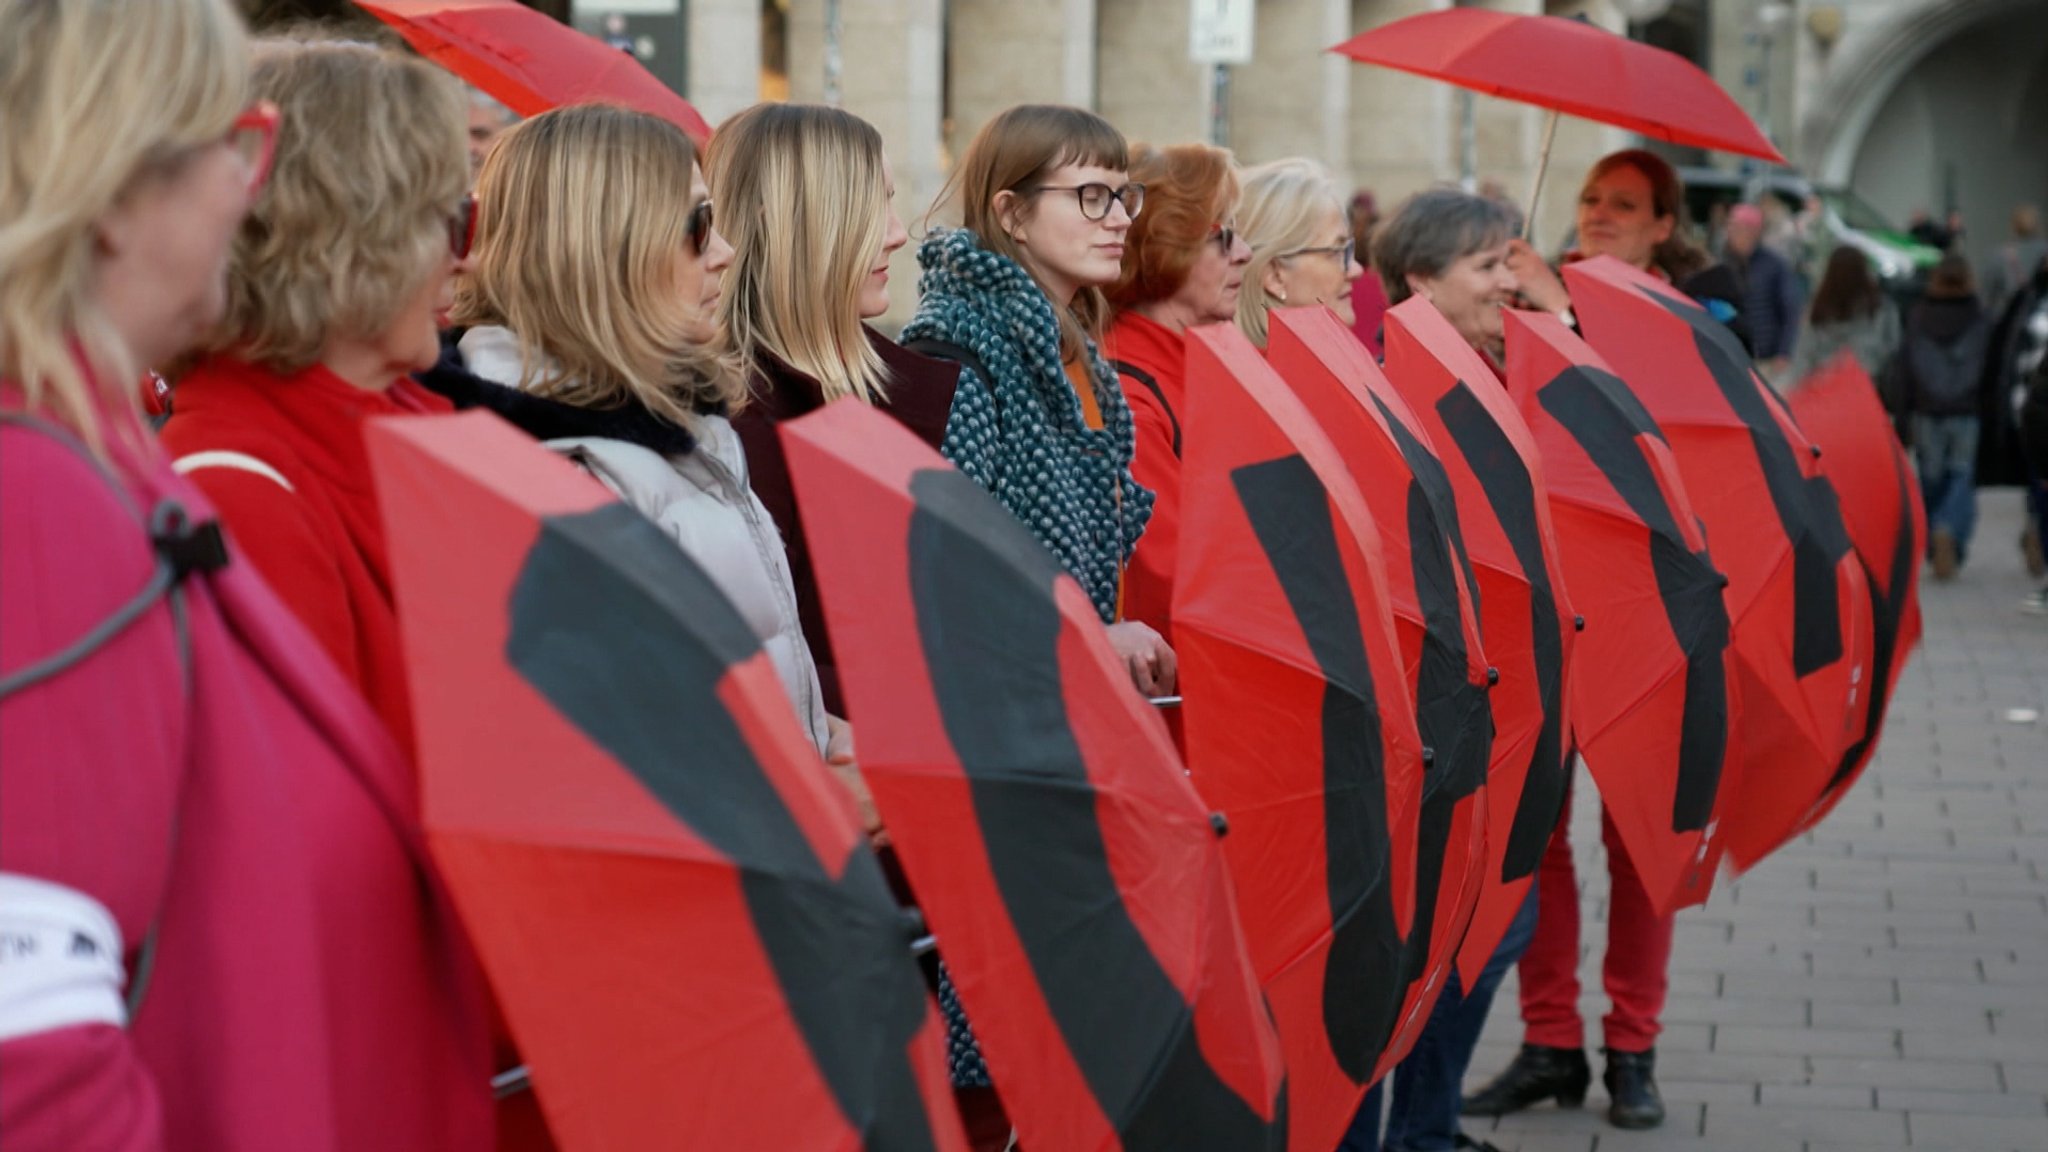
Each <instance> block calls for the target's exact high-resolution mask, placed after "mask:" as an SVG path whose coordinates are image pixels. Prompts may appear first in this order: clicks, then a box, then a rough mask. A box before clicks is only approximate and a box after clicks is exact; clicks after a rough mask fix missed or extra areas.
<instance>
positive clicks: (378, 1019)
mask: <svg viewBox="0 0 2048 1152" xmlns="http://www.w3.org/2000/svg"><path fill="white" fill-rule="evenodd" d="M247 54H248V43H247V38H246V33H245V32H244V31H243V28H242V26H241V22H240V19H239V18H238V17H237V15H236V14H235V10H234V7H233V5H231V4H229V3H228V2H227V0H151V2H150V3H147V4H137V3H134V2H133V0H4V2H0V107H4V108H5V109H6V110H7V112H6V129H5V131H4V132H0V584H4V586H5V587H6V589H7V595H6V597H5V600H4V601H0V745H4V747H5V749H6V754H5V756H4V757H0V934H4V935H5V936H6V938H7V939H8V941H9V942H10V944H9V948H8V951H7V955H6V957H5V959H6V966H5V967H6V971H5V974H4V976H0V987H4V990H5V994H4V995H0V1132H4V1133H5V1134H6V1135H5V1144H6V1147H7V1149H8V1152H44V1150H50V1152H55V1150H60V1149H61V1150H63V1152H113V1150H123V1152H125V1150H128V1149H140V1148H170V1149H197V1148H223V1149H227V1148H234V1149H256V1148H279V1149H283V1148H289V1149H294V1150H299V1152H339V1150H341V1149H353V1148H380V1149H408V1150H426V1149H448V1150H451V1152H482V1150H483V1149H486V1148H489V1147H490V1146H491V1142H492V1134H491V1116H490V1094H489V1088H488V1076H489V1074H490V1066H489V1062H488V1051H487V1048H486V1041H487V1031H488V1029H487V1025H486V1023H485V1013H484V1011H483V1005H482V984H481V981H480V979H479V977H478V976H477V974H476V973H475V971H474V969H473V968H472V967H471V966H470V965H469V964H468V961H467V958H466V955H465V954H463V953H462V951H461V949H460V948H459V947H451V945H450V942H451V941H453V940H457V939H459V933H460V931H461V929H460V927H459V925H458V924H457V923H456V921H455V920H454V917H453V912H452V910H451V909H449V908H448V907H447V906H446V904H445V902H444V901H443V900H441V899H440V898H439V897H438V895H437V892H438V888H437V887H436V885H435V884H434V883H433V880H432V876H431V873H430V867H431V866H430V865H429V864H428V862H427V861H426V859H425V857H424V854H423V853H422V852H421V851H420V849H419V843H418V832H417V829H416V828H412V829H408V828H405V827H401V826H395V825H394V824H393V823H392V820H391V814H392V813H394V812H402V811H404V810H405V808H404V804H403V801H404V796H405V792H404V789H405V787H406V783H407V781H408V779H409V777H408V774H407V769H406V766H405V763H404V760H403V758H402V756H401V755H400V753H399V750H398V749H397V747H396V746H395V745H394V744H393V743H392V741H391V740H390V738H389V737H388V736H387V735H385V733H384V732H383V730H382V726H381V725H380V724H379V723H378V722H377V719H376V717H375V715H374V714H373V713H372V712H371V711H370V709H369V708H368V706H366V705H365V704H364V703H363V701H362V700H361V698H360V697H358V696H357V695H356V693H355V692H354V691H353V690H352V689H351V688H350V687H349V685H348V684H347V683H346V682H345V681H344V680H343V679H342V677H341V676H340V675H339V674H338V673H337V672H336V671H335V670H334V668H333V666H332V664H331V662H330V661H328V660H327V659H326V657H325V656H323V655H322V654H321V653H320V651H319V649H318V648H317V647H315V646H314V644H313V643H312V641H311V640H310V639H308V638H307V636H306V634H305V631H304V629H302V628H300V627H299V626H298V625H297V624H296V623H295V622H293V621H292V620H291V619H290V617H289V616H288V615H287V614H286V613H285V611H284V609H283V608H282V607H281V606H280V605H279V604H278V602H277V599H276V597H275V596H274V595H273V594H272V593H271V592H270V590H269V589H267V588H265V587H264V586H263V583H262V581H261V580H259V579H258V578H257V577H256V574H255V572H254V570H253V569H252V568H251V567H250V566H249V565H248V564H246V563H245V562H244V560H243V557H242V556H240V555H239V554H237V553H236V552H235V551H234V550H232V549H230V548H228V547H227V546H225V545H224V543H223V542H222V539H221V537H220V535H219V533H218V530H217V526H215V525H213V524H212V522H211V516H212V510H211V509H210V507H209V506H208V503H207V500H206V498H205V497H204V496H203V495H201V494H200V493H199V492H198V491H196V490H195V489H194V488H193V487H192V485H191V484H190V483H189V482H187V481H185V480H183V479H181V478H179V477H178V476H177V475H176V474H175V473H173V472H172V471H171V468H170V466H169V462H168V460H167V459H166V458H165V456H164V455H163V453H162V452H161V451H160V450H159V449H158V448H157V446H156V445H155V444H154V443H152V442H151V441H150V439H149V436H148V433H147V431H146V429H145V428H144V426H143V423H142V420H141V418H140V414H139V412H138V406H137V401H136V397H137V392H138V389H137V387H136V384H137V381H138V380H139V379H140V377H141V373H142V370H143V369H145V368H148V367H152V366H160V365H164V364H167V363H169V362H171V361H172V360H174V359H175V358H177V357H178V356H179V355H180V354H181V353H183V352H184V351H185V350H186V349H187V348H188V347H189V346H190V345H191V344H192V343H193V342H194V341H195V340H196V339H197V338H198V337H199V335H200V334H201V332H202V331H203V330H205V329H206V328H208V327H210V326H211V325H213V324H214V323H216V322H217V321H218V320H219V318H220V317H221V316H222V315H223V313H224V311H225V309H226V307H227V291H226V276H225V271H226V267H227V262H228V253H229V246H230V243H231V241H232V240H233V238H234V236H235V234H236V229H237V227H238V225H239V224H240V222H241V220H242V217H243V214H244V213H245V212H246V211H247V210H248V208H249V205H250V202H251V200H252V197H254V196H255V194H256V189H257V188H258V187H260V186H261V185H262V183H263V178H264V173H265V168H266V164H267V160H266V156H267V152H268V148H269V144H270V142H271V140H272V139H274V133H275V132H276V130H277V127H278V115H277V109H276V108H275V107H273V106H268V105H265V104H263V103H252V102H251V96H252V92H251V84H250V79H249V65H248V62H247V58H248V55H247Z"/></svg>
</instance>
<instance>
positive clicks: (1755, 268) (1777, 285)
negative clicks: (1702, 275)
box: [1726, 247, 1806, 360]
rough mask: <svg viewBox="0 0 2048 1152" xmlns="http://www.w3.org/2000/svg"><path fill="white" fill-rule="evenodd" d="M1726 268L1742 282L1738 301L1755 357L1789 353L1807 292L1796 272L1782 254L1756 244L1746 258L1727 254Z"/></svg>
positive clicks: (1764, 358) (1765, 357)
mask: <svg viewBox="0 0 2048 1152" xmlns="http://www.w3.org/2000/svg"><path fill="white" fill-rule="evenodd" d="M1726 265H1727V268H1728V270H1729V271H1730V272H1733V273H1734V274H1735V278H1736V280H1737V281H1738V282H1740V284H1741V285H1742V298H1741V299H1740V300H1739V301H1737V303H1738V304H1739V305H1740V306H1741V309H1742V314H1743V316H1744V317H1745V318H1746V319H1747V320H1748V321H1749V335H1750V340H1751V347H1752V348H1753V350H1754V354H1755V356H1756V358H1757V359H1758V360H1775V359H1778V358H1779V357H1782V356H1790V355H1791V354H1792V344H1793V342H1794V341H1795V340H1797V339H1798V338H1799V318H1800V317H1801V316H1802V315H1804V314H1805V311H1806V301H1805V299H1804V297H1805V295H1806V293H1805V292H1804V291H1803V290H1802V289H1801V288H1800V287H1799V276H1798V274H1797V273H1795V272H1794V271H1793V270H1792V265H1791V264H1790V263H1788V262H1786V260H1785V258H1784V257H1783V256H1780V255H1778V254H1777V253H1776V252H1773V251H1771V250H1770V249H1769V248H1762V247H1759V248H1758V249H1757V250H1756V251H1754V252H1751V253H1750V254H1749V258H1748V259H1747V260H1744V259H1741V258H1740V257H1737V256H1736V255H1735V254H1734V253H1733V252H1730V253H1729V254H1728V259H1727V261H1726Z"/></svg>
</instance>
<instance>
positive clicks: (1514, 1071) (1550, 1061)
mask: <svg viewBox="0 0 2048 1152" xmlns="http://www.w3.org/2000/svg"><path fill="white" fill-rule="evenodd" d="M1592 1080H1593V1071H1592V1068H1591V1067H1590V1066H1589V1065H1588V1064H1587V1063H1586V1052H1585V1049H1583V1048H1546V1047H1544V1046H1543V1045H1541V1044H1524V1045H1522V1050H1521V1051H1520V1052H1518V1053H1516V1054H1515V1059H1514V1062H1513V1063H1511V1064H1509V1065H1508V1066H1507V1069H1506V1070H1505V1071H1503V1072H1502V1073H1501V1074H1500V1075H1498V1076H1496V1077H1494V1078H1493V1083H1491V1084H1488V1085H1487V1086H1486V1087H1484V1088H1481V1089H1480V1090H1479V1092H1478V1094H1477V1095H1473V1096H1467V1097H1466V1098H1465V1102H1464V1105H1463V1106H1462V1108H1461V1109H1460V1111H1462V1112H1463V1113H1464V1114H1465V1115H1467V1116H1505V1115H1507V1114H1508V1113H1510V1112H1520V1111H1521V1110H1522V1109H1524V1108H1527V1107H1528V1106H1529V1105H1531V1104H1541V1103H1542V1102H1543V1101H1545V1100H1548V1099H1550V1098H1552V1097H1556V1098H1557V1105H1558V1107H1560V1108H1577V1107H1578V1106H1579V1105H1581V1104H1583V1103H1585V1102H1586V1085H1587V1084H1589V1083H1591V1082H1592Z"/></svg>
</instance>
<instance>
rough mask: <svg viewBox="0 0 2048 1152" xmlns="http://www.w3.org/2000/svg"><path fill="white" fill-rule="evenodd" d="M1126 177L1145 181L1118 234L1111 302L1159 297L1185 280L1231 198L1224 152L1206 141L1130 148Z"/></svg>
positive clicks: (1132, 303)
mask: <svg viewBox="0 0 2048 1152" xmlns="http://www.w3.org/2000/svg"><path fill="white" fill-rule="evenodd" d="M1129 175H1130V178H1131V179H1132V180H1134V181H1136V182H1138V183H1140V184H1143V185H1144V186H1145V210H1144V211H1143V212H1141V213H1139V215H1138V218H1137V219H1136V220H1133V221H1131V230H1130V232H1129V233H1128V234H1127V235H1126V236H1125V237H1124V272H1123V276H1122V277H1121V278H1120V279H1118V280H1117V282H1116V283H1115V284H1114V285H1112V286H1111V287H1110V288H1109V290H1108V293H1109V302H1110V304H1111V305H1113V306H1114V307H1116V308H1119V309H1123V308H1134V307H1136V306H1138V305H1140V304H1149V303H1152V302H1153V301H1156V300H1164V299H1166V298H1167V297H1169V296H1172V295H1173V294H1174V293H1175V292H1178V291H1180V289H1181V285H1183V284H1185V283H1187V279H1188V272H1189V270H1190V269H1192V268H1193V267H1194V266H1195V261H1196V260H1197V259H1199V258H1200V257H1201V255H1202V245H1204V244H1207V243H1209V240H1210V237H1211V236H1212V235H1213V232H1212V231H1211V230H1212V229H1214V228H1215V227H1216V225H1217V224H1218V223H1220V222H1222V219H1223V217H1224V216H1225V215H1227V214H1228V213H1229V212H1230V211H1231V209H1232V208H1233V207H1234V206H1235V205H1236V204H1237V197H1238V183H1237V167H1236V165H1235V164H1233V163H1232V162H1231V159H1230V153H1228V152H1226V151H1224V150H1223V149H1221V148H1213V147H1211V146H1209V145H1207V144H1176V145H1174V146H1172V147H1170V148H1154V147H1152V146H1151V145H1148V144H1140V145H1137V146H1136V147H1134V148H1132V149H1131V167H1130V170H1129Z"/></svg>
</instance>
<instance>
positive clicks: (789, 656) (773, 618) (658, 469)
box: [461, 327, 827, 754]
mask: <svg viewBox="0 0 2048 1152" xmlns="http://www.w3.org/2000/svg"><path fill="white" fill-rule="evenodd" d="M461 350H462V356H463V359H464V360H465V361H466V362H467V365H468V368H469V371H470V372H472V373H474V374H475V375H477V376H479V377H481V378H483V379H484V380H487V381H490V382H492V383H496V384H501V385H504V386H505V387H508V388H517V387H518V386H519V380H520V360H519V345H518V340H517V338H516V337H515V336H513V334H512V333H511V331H510V330H508V329H505V328H495V327H490V328H473V329H471V330H470V331H468V332H467V333H465V334H464V335H463V337H462V341H461ZM689 431H690V432H691V433H692V434H693V435H694V436H695V438H696V445H695V448H694V450H692V451H687V452H672V453H669V454H666V455H664V454H663V453H662V452H660V451H657V450H655V449H654V448H651V447H645V446H643V445H641V444H637V443H634V442H632V441H630V440H625V439H618V438H614V437H610V436H601V435H598V436H566V437H560V438H553V439H547V440H544V441H543V443H544V444H545V445H546V446H547V447H548V448H550V449H553V450H554V451H556V452H559V453H561V454H562V455H563V456H565V457H567V458H568V459H570V460H572V461H574V462H576V463H577V464H578V465H579V466H581V467H582V468H583V469H584V470H586V471H588V472H589V473H590V474H591V475H593V476H595V477H597V479H598V480H599V481H600V482H602V483H603V484H604V486H605V487H607V488H609V489H611V490H612V491H613V492H614V493H616V494H617V495H618V497H619V499H620V500H621V501H623V502H625V503H626V504H628V505H630V506H631V507H633V508H634V509H635V510H637V511H638V512H640V514H642V515H644V516H646V517H647V518H648V519H650V520H652V521H654V522H655V523H656V524H658V525H660V527H661V530H662V531H663V532H666V533H667V534H668V536H669V538H670V539H672V540H674V541H675V542H676V544H677V546H679V547H680V548H682V550H683V551H684V553H686V554H687V555H688V556H689V557H690V558H691V559H692V560H694V561H696V562H697V564H698V566H699V567H701V568H703V569H704V571H705V573H706V574H707V575H709V576H710V577H711V579H712V581H713V582H714V583H716V584H717V585H718V587H719V589H720V590H721V591H723V592H724V593H725V594H726V596H727V597H728V598H729V599H731V600H732V602H733V605H734V606H735V607H736V608H738V609H739V612H740V616H741V617H742V618H743V619H745V620H746V622H747V625H748V626H749V627H750V628H752V629H753V630H754V634H755V635H757V636H759V637H760V638H761V646H762V648H764V649H765V650H766V651H767V653H768V657H769V659H770V660H771V661H773V662H774V665H775V671H776V672H777V674H779V675H780V676H781V677H782V684H783V688H784V689H785V690H787V691H788V693H789V699H790V702H791V703H792V704H794V705H795V706H796V714H797V719H798V720H799V721H801V722H802V724H803V726H804V731H805V732H806V734H808V735H809V736H810V738H811V742H812V743H813V744H815V745H816V746H817V748H818V751H819V752H820V753H821V754H822V753H823V752H824V751H825V744H826V739H827V734H826V725H825V702H824V694H823V692H822V691H821V690H820V689H819V685H818V670H817V667H816V665H814V664H813V663H812V662H811V652H810V648H809V647H808V646H807V645H806V644H805V643H804V635H803V629H802V626H801V625H800V624H799V623H798V621H797V608H796V587H795V584H794V583H793V582H792V581H791V579H790V576H789V561H788V559H787V558H786V557H785V556H784V554H783V545H782V537H781V535H780V534H779V533H778V532H777V531H776V529H775V521H774V520H773V519H771V518H770V517H769V515H768V510H767V509H766V508H764V507H762V506H761V501H760V500H759V499H757V498H756V497H755V496H754V492H753V489H752V488H750V487H749V486H748V484H747V457H746V453H745V452H744V451H743V450H742V448H741V446H740V440H739V436H738V435H737V434H736V433H735V432H734V431H733V429H732V425H731V424H730V423H729V422H728V421H727V420H726V419H725V417H723V416H713V415H700V416H698V417H697V418H696V420H695V422H694V423H693V424H692V426H691V427H690V429H689Z"/></svg>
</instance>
